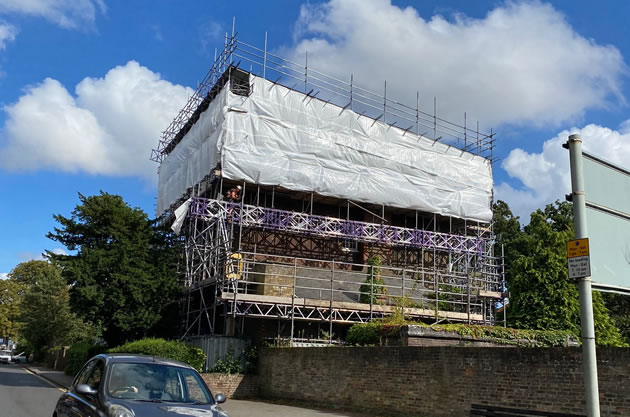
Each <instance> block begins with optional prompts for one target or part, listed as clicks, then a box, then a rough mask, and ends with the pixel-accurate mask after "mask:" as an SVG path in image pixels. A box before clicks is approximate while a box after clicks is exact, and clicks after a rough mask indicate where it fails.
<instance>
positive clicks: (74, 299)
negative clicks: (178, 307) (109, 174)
mask: <svg viewBox="0 0 630 417" xmlns="http://www.w3.org/2000/svg"><path fill="white" fill-rule="evenodd" d="M79 199H80V202H81V203H80V204H79V205H77V206H76V208H75V209H74V210H73V211H72V216H71V217H70V218H67V217H64V216H62V215H59V214H58V215H55V216H54V218H55V220H56V221H57V222H58V223H59V224H60V227H58V228H55V229H54V232H51V233H48V235H47V236H48V237H49V238H50V239H53V240H56V241H58V242H60V243H62V244H63V245H65V246H66V247H67V248H68V250H69V251H71V252H75V254H71V255H59V254H53V253H48V255H49V256H50V257H51V259H52V260H53V261H54V262H55V263H57V264H58V265H60V266H61V268H62V271H63V272H62V273H63V276H64V277H65V278H66V280H67V282H68V283H69V284H70V285H71V286H72V290H71V299H70V301H71V306H72V308H73V310H74V311H76V312H77V313H78V314H80V315H81V317H83V318H84V319H86V320H88V321H90V322H93V323H100V324H101V325H102V328H103V337H104V339H105V341H106V342H107V343H108V344H109V345H110V346H115V345H118V344H121V343H123V342H126V341H129V340H134V339H138V338H142V337H145V336H149V335H152V332H153V329H154V328H155V327H156V326H157V325H158V324H159V323H160V321H161V320H162V319H163V313H164V311H165V309H166V308H167V307H169V306H170V305H172V304H173V302H174V300H175V298H176V295H177V291H178V287H177V282H176V280H177V275H176V263H177V253H178V252H177V249H176V248H175V246H176V245H175V239H174V237H173V236H172V235H171V234H170V233H168V232H166V231H165V230H164V229H163V228H160V227H159V226H158V225H157V224H156V222H155V221H151V220H150V219H149V218H148V216H147V215H146V213H144V212H143V211H142V210H140V209H138V208H131V207H130V206H129V205H127V203H125V202H124V201H123V199H122V198H121V197H120V196H117V195H111V194H107V193H104V192H102V191H101V193H100V194H99V195H96V196H90V197H85V196H83V195H81V194H79Z"/></svg>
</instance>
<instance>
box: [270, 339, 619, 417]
mask: <svg viewBox="0 0 630 417" xmlns="http://www.w3.org/2000/svg"><path fill="white" fill-rule="evenodd" d="M597 356H598V357H597V359H598V372H599V388H600V403H601V411H602V413H601V415H602V417H604V416H630V349H620V348H617V349H615V348H602V349H598V351H597ZM259 369H260V373H259V378H260V381H261V386H260V394H261V396H262V397H263V398H268V399H280V400H296V401H303V402H309V403H312V404H313V405H323V406H327V407H338V408H345V409H353V410H358V411H365V412H370V413H374V414H379V415H383V414H386V415H396V416H423V417H457V416H462V417H464V416H468V415H469V410H470V405H471V404H472V403H482V404H490V405H502V406H508V407H519V408H526V409H532V410H545V411H556V412H567V413H576V414H585V410H584V385H583V380H582V376H583V371H582V353H581V349H580V348H514V347H510V348H501V347H493V348H480V347H415V346H414V347H331V348H266V349H263V350H262V351H261V355H260V364H259ZM263 381H264V384H262V382H263Z"/></svg>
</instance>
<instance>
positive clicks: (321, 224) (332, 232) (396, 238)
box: [189, 197, 487, 255]
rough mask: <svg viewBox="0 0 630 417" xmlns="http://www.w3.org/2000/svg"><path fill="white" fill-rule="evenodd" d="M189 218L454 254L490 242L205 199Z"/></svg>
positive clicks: (477, 250) (480, 250)
mask: <svg viewBox="0 0 630 417" xmlns="http://www.w3.org/2000/svg"><path fill="white" fill-rule="evenodd" d="M189 216H191V217H193V218H201V219H204V220H211V219H219V218H220V219H224V220H228V221H230V222H232V223H233V224H237V225H241V226H243V227H259V228H265V229H272V230H278V231H282V232H289V233H300V234H310V235H314V236H320V237H329V238H335V237H336V238H343V239H351V240H357V241H361V242H376V243H382V244H388V245H394V246H407V247H411V248H431V249H433V248H435V249H438V250H446V251H451V252H454V253H468V254H474V255H485V254H486V245H487V242H486V240H485V239H483V238H480V237H477V236H466V235H455V234H449V233H442V232H434V231H427V230H421V229H414V228H408V227H400V226H391V225H387V224H377V223H368V222H361V221H356V220H347V219H339V218H335V217H326V216H319V215H314V214H308V213H299V212H293V211H287V210H279V209H273V208H266V207H259V206H252V205H247V204H240V203H233V202H227V201H219V200H213V199H208V198H203V197H195V198H193V199H192V202H191V204H190V209H189Z"/></svg>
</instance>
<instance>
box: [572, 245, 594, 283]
mask: <svg viewBox="0 0 630 417" xmlns="http://www.w3.org/2000/svg"><path fill="white" fill-rule="evenodd" d="M567 259H568V262H569V278H572V279H574V278H586V277H590V276H591V256H590V252H589V247H588V238H584V239H575V240H569V241H568V242H567Z"/></svg>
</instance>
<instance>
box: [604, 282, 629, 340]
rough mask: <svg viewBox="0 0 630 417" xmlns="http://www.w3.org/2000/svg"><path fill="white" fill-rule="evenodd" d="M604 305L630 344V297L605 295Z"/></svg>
mask: <svg viewBox="0 0 630 417" xmlns="http://www.w3.org/2000/svg"><path fill="white" fill-rule="evenodd" d="M602 295H603V297H604V303H605V304H606V307H608V309H609V310H610V318H611V319H612V320H613V322H614V323H615V325H616V326H617V328H618V329H619V331H620V332H621V336H622V337H623V339H624V341H625V342H626V343H630V296H628V295H622V294H613V293H604V294H602Z"/></svg>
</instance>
